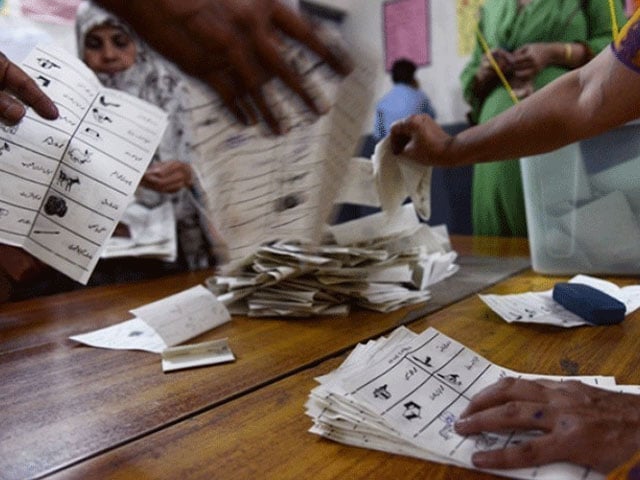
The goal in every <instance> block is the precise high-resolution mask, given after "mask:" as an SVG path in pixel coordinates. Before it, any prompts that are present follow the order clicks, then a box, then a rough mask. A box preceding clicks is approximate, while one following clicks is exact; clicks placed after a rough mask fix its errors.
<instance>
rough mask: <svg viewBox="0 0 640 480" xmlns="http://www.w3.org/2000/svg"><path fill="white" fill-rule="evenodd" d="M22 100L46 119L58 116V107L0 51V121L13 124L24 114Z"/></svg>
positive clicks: (53, 118)
mask: <svg viewBox="0 0 640 480" xmlns="http://www.w3.org/2000/svg"><path fill="white" fill-rule="evenodd" d="M21 102H24V103H25V104H27V105H28V106H30V107H32V108H33V109H34V110H35V111H36V113H38V114H39V115H40V116H41V117H43V118H46V119H47V120H55V119H56V118H58V108H57V107H56V105H55V104H54V103H53V101H52V100H51V99H50V98H49V97H47V95H46V94H45V93H44V92H43V91H42V90H40V87H38V84H37V83H36V82H35V81H34V80H33V79H32V78H31V77H29V75H27V74H26V73H25V72H24V71H23V70H22V69H21V68H20V67H18V66H17V65H16V64H15V63H13V62H12V61H11V60H9V59H8V58H7V57H6V56H5V55H4V54H3V53H2V52H0V123H4V124H7V125H13V124H16V123H18V122H19V121H20V120H21V119H22V117H24V116H25V114H26V110H25V108H24V105H23V104H22V103H21Z"/></svg>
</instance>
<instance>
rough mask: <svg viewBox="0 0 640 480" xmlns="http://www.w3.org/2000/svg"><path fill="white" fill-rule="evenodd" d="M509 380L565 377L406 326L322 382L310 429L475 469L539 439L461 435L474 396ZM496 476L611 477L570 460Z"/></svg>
mask: <svg viewBox="0 0 640 480" xmlns="http://www.w3.org/2000/svg"><path fill="white" fill-rule="evenodd" d="M505 376H513V377H521V378H530V379H533V378H546V379H554V380H562V379H563V377H553V376H542V375H527V374H522V373H517V372H515V371H512V370H508V369H506V368H502V367H499V366H497V365H494V364H492V363H491V362H489V361H488V360H487V359H485V358H483V357H481V356H480V355H478V354H477V353H475V352H473V351H472V350H470V349H468V348H466V347H464V346H463V345H461V344H460V343H458V342H456V341H455V340H453V339H451V338H449V337H447V336H446V335H443V334H442V333H440V332H439V331H437V330H436V329H434V328H429V329H427V330H425V331H424V332H423V333H421V334H416V333H414V332H412V331H410V330H408V329H406V328H404V327H400V328H398V329H397V330H395V331H394V332H393V333H392V334H391V335H390V336H389V337H382V338H380V339H378V340H372V341H370V342H368V343H366V344H360V345H358V346H357V347H356V348H355V349H354V350H353V352H352V353H351V354H350V355H349V356H348V358H347V359H346V360H345V362H344V363H343V364H342V365H341V366H340V367H338V368H337V369H336V370H334V371H333V372H331V373H329V374H327V375H324V376H322V377H320V378H317V379H316V380H317V381H318V382H319V383H320V385H319V386H318V387H316V388H314V389H313V390H312V391H311V394H310V397H309V399H308V401H307V404H306V412H307V415H309V416H310V417H311V418H312V419H313V421H314V425H313V427H311V429H310V432H312V433H315V434H317V435H321V436H323V437H326V438H329V439H331V440H334V441H337V442H340V443H344V444H347V445H353V446H359V447H365V448H372V449H375V450H382V451H385V452H390V453H396V454H400V455H408V456H412V457H416V458H420V459H424V460H429V461H433V462H440V463H446V464H452V465H456V466H460V467H464V468H469V469H476V468H475V467H474V466H473V464H472V463H471V456H472V454H473V453H474V452H476V451H478V450H490V449H497V448H505V447H508V446H510V445H515V444H517V443H522V442H524V441H526V440H527V439H529V438H532V437H533V436H534V435H536V434H539V432H537V433H536V432H524V433H516V432H511V433H509V434H494V433H483V434H481V435H475V436H469V437H462V436H460V435H458V434H457V433H456V432H455V431H454V424H455V422H456V420H457V419H458V417H459V415H460V413H462V411H463V410H464V409H465V408H466V406H467V405H468V404H469V399H470V398H471V397H473V395H474V394H476V393H478V392H479V391H480V390H482V389H483V388H485V387H487V386H489V385H491V384H493V383H495V382H496V381H497V380H499V379H500V378H502V377H505ZM567 378H569V377H567ZM570 379H571V380H579V381H582V382H584V383H587V384H590V385H593V386H598V387H601V388H607V389H610V390H616V391H624V392H627V393H636V394H637V393H639V391H640V390H639V387H638V386H623V385H616V382H615V379H614V378H613V377H603V376H590V377H585V376H580V377H570ZM492 473H494V474H496V475H501V476H505V477H509V478H524V479H529V478H531V479H533V478H535V479H553V480H557V479H559V478H561V479H563V480H570V479H583V480H584V479H589V480H591V479H603V478H604V476H603V475H601V474H599V473H597V472H593V471H589V470H587V469H586V468H584V467H580V466H577V465H573V464H568V463H555V464H549V465H543V466H540V467H535V468H524V469H517V470H495V471H492Z"/></svg>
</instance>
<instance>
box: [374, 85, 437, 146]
mask: <svg viewBox="0 0 640 480" xmlns="http://www.w3.org/2000/svg"><path fill="white" fill-rule="evenodd" d="M418 113H426V114H428V115H430V116H431V117H432V118H436V111H435V110H434V108H433V106H432V105H431V102H430V101H429V97H427V95H426V94H425V93H424V92H423V91H422V90H420V89H419V88H413V87H411V86H409V85H405V84H404V83H397V84H395V85H394V86H393V88H392V89H391V90H390V91H389V93H387V94H386V95H385V96H384V97H382V98H381V99H380V101H379V102H378V105H377V106H376V120H375V122H376V123H375V125H374V128H373V134H374V136H375V137H376V141H380V140H382V139H383V138H384V137H386V136H387V135H388V134H389V129H390V128H391V124H393V122H395V121H397V120H402V119H403V118H406V117H409V116H411V115H415V114H418Z"/></svg>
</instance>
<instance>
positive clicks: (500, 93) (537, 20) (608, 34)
mask: <svg viewBox="0 0 640 480" xmlns="http://www.w3.org/2000/svg"><path fill="white" fill-rule="evenodd" d="M480 15H481V16H480V22H479V25H478V28H479V31H480V34H481V35H482V36H483V37H484V38H485V39H486V42H487V44H488V47H489V48H490V49H491V51H492V54H493V56H494V58H495V60H496V62H497V64H498V65H499V67H500V69H501V70H502V72H503V73H504V75H505V77H506V78H507V80H508V82H509V84H510V85H511V87H512V88H513V92H514V93H515V95H516V96H517V97H519V98H524V97H526V96H528V95H530V94H531V93H533V92H534V91H535V90H538V89H539V88H540V87H542V86H544V85H546V84H548V83H549V82H551V81H552V80H554V79H556V78H558V77H559V76H560V75H562V74H564V73H566V72H567V71H569V70H572V69H574V68H577V67H580V66H582V65H584V64H585V63H587V62H588V61H589V60H590V59H591V58H593V56H594V55H595V54H597V53H598V52H600V51H601V50H602V49H603V48H604V47H605V46H607V45H608V44H609V43H610V42H611V40H612V37H613V35H612V19H611V14H610V11H609V4H608V2H607V1H584V0H562V1H558V2H545V1H532V0H487V1H486V3H485V4H484V7H483V8H482V9H481V12H480ZM616 15H617V22H618V24H619V25H622V24H624V23H625V21H626V19H625V16H624V9H623V6H622V4H621V2H620V0H616ZM461 81H462V88H463V93H464V97H465V99H466V101H467V102H468V103H469V105H470V106H471V112H470V115H469V117H470V120H471V123H484V122H486V121H487V120H489V119H490V118H493V117H495V116H496V115H497V114H499V113H501V112H503V111H504V110H506V109H508V108H509V107H511V106H513V103H514V101H513V99H512V97H511V96H510V94H509V92H508V91H507V89H505V87H504V86H503V85H502V84H501V82H500V80H499V77H498V74H497V73H496V71H495V70H494V68H493V67H492V65H491V63H490V62H489V59H488V58H487V55H486V52H485V51H484V50H483V48H482V45H481V44H480V42H476V45H475V49H474V51H473V53H472V56H471V58H470V60H469V63H468V64H467V65H466V67H465V69H464V70H463V71H462V73H461ZM471 208H472V221H473V233H474V234H476V235H490V236H499V235H502V236H518V237H525V236H527V225H526V218H525V208H524V195H523V191H522V180H521V176H520V164H519V161H518V159H514V160H511V161H506V162H495V163H494V162H491V163H484V164H482V165H476V166H475V167H474V173H473V183H472V205H471Z"/></svg>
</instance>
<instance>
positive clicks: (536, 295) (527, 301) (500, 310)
mask: <svg viewBox="0 0 640 480" xmlns="http://www.w3.org/2000/svg"><path fill="white" fill-rule="evenodd" d="M569 282H571V283H582V284H585V285H589V286H590V287H593V288H596V289H598V290H601V291H603V292H604V293H606V294H607V295H610V296H612V297H614V298H615V299H617V300H619V301H621V302H622V303H624V305H625V306H626V307H627V311H626V314H627V315H628V314H629V313H631V312H633V311H635V310H637V308H638V307H640V285H629V286H627V287H622V288H621V287H618V286H617V285H615V284H614V283H611V282H608V281H606V280H602V279H600V278H594V277H590V276H587V275H576V276H575V277H573V278H572V279H571V280H569ZM479 297H480V298H481V299H482V301H483V302H484V303H486V304H487V305H488V306H489V308H491V310H493V311H494V312H496V313H497V314H498V315H500V316H501V317H502V318H503V319H504V320H505V321H507V322H508V323H513V322H521V323H539V324H547V325H556V326H559V327H567V328H569V327H578V326H581V325H592V324H590V323H589V322H586V321H585V320H583V319H582V318H581V317H579V316H578V315H576V314H575V313H572V312H570V311H569V310H567V309H566V308H564V307H563V306H562V305H560V304H559V303H557V302H556V301H555V300H553V289H551V290H546V291H543V292H526V293H517V294H512V295H479Z"/></svg>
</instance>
